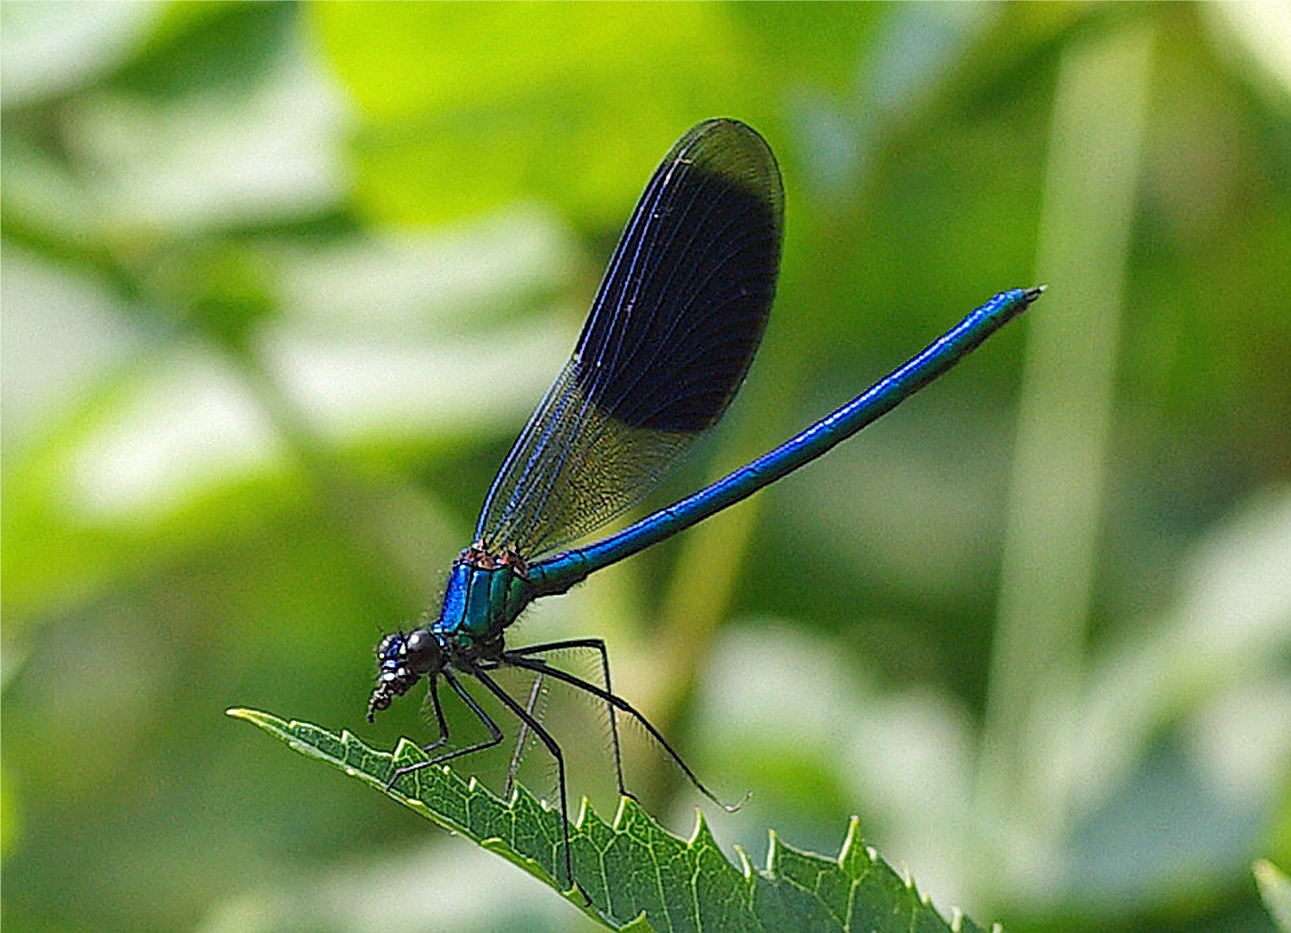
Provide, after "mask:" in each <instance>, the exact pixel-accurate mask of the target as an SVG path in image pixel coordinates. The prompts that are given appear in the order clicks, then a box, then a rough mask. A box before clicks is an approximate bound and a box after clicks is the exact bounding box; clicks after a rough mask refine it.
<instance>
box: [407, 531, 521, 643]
mask: <svg viewBox="0 0 1291 933" xmlns="http://www.w3.org/2000/svg"><path fill="white" fill-rule="evenodd" d="M536 595H537V592H536V591H535V588H534V586H533V585H532V584H531V583H530V582H529V579H528V577H527V568H526V566H525V562H524V559H523V558H521V557H520V555H519V554H516V553H515V552H514V551H510V550H506V551H503V552H502V553H501V554H493V553H490V552H489V551H487V550H485V549H484V548H483V547H481V546H480V545H478V544H475V545H472V546H471V547H468V548H467V549H466V550H464V551H462V553H461V554H460V555H458V558H457V560H455V561H453V568H452V570H450V571H449V573H448V588H447V590H446V591H445V592H444V604H443V607H442V608H441V609H440V611H439V619H438V621H436V622H434V623H433V624H432V625H431V626H430V631H431V632H432V633H433V634H435V635H437V636H439V637H440V638H441V639H449V640H453V641H456V642H459V643H463V644H462V646H463V647H466V646H467V645H470V644H472V643H479V642H487V641H491V640H493V639H494V638H496V637H497V636H498V635H499V634H500V633H501V632H502V630H503V629H504V628H506V627H507V626H508V625H510V624H511V623H512V622H514V621H515V618H516V616H518V615H519V614H520V612H521V610H523V609H524V607H525V606H527V605H528V604H529V602H530V601H531V600H532V599H533V598H534V597H535V596H536Z"/></svg>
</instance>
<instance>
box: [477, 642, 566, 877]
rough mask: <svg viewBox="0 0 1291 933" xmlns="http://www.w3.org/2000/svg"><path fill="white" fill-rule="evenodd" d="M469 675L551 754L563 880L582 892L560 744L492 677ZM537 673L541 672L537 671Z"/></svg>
mask: <svg viewBox="0 0 1291 933" xmlns="http://www.w3.org/2000/svg"><path fill="white" fill-rule="evenodd" d="M539 663H541V662H539ZM470 673H471V674H473V675H474V676H475V677H476V679H478V680H479V682H480V683H482V684H484V686H486V687H488V688H489V690H490V691H491V692H492V693H493V695H494V696H495V697H497V698H498V699H499V700H501V701H502V703H503V705H504V706H506V708H507V709H509V710H511V712H513V713H514V714H515V715H516V718H517V719H519V720H520V721H521V722H522V723H524V724H525V725H526V726H528V727H529V728H530V729H532V730H533V732H534V735H536V736H538V738H540V739H541V740H542V744H544V745H546V746H547V751H549V752H550V753H551V757H552V758H554V759H556V774H557V777H558V780H559V783H560V832H561V836H562V839H563V842H564V848H565V878H566V880H567V881H568V882H569V886H570V887H571V888H572V887H578V889H579V891H582V888H581V887H580V886H578V885H576V884H575V882H574V860H573V856H571V855H570V850H569V795H568V792H567V790H566V785H565V755H564V753H563V752H562V751H561V750H560V744H559V743H558V742H557V741H556V740H555V739H554V738H552V736H551V733H550V732H548V731H547V730H546V729H545V728H543V725H542V723H540V722H538V720H537V719H535V718H534V717H533V716H531V715H530V714H529V713H528V712H526V710H525V708H524V707H523V706H521V705H520V704H519V703H517V702H516V701H515V700H513V699H512V698H511V696H510V695H509V694H508V693H507V692H506V691H505V690H503V689H502V688H501V687H499V686H498V685H497V683H496V682H495V681H494V680H493V678H492V677H490V676H489V675H488V674H486V673H485V672H484V671H482V670H479V669H478V668H477V669H475V670H472V671H471V672H470ZM538 673H542V672H541V671H539V672H538ZM583 896H584V897H586V896H587V894H586V892H584V893H583Z"/></svg>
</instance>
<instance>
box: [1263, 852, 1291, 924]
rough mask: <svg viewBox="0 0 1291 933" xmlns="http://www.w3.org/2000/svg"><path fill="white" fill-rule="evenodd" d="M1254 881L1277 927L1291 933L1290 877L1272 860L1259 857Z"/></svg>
mask: <svg viewBox="0 0 1291 933" xmlns="http://www.w3.org/2000/svg"><path fill="white" fill-rule="evenodd" d="M1255 883H1256V884H1258V885H1259V886H1260V897H1262V898H1263V899H1264V906H1265V907H1267V908H1268V910H1269V914H1270V915H1271V916H1272V917H1273V922H1274V923H1276V924H1277V925H1278V929H1279V930H1281V931H1282V933H1291V878H1288V877H1287V876H1286V875H1285V874H1284V873H1283V872H1282V870H1281V869H1279V868H1278V867H1277V866H1276V865H1274V864H1273V863H1272V862H1267V861H1265V860H1263V859H1261V860H1260V861H1258V862H1256V863H1255Z"/></svg>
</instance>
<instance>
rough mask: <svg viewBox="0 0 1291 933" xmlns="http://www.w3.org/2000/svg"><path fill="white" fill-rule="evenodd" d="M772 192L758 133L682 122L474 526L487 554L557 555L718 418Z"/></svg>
mask: <svg viewBox="0 0 1291 933" xmlns="http://www.w3.org/2000/svg"><path fill="white" fill-rule="evenodd" d="M783 215H784V193H783V190H782V188H781V184H780V173H779V169H778V168H777V167H776V163H775V158H774V156H772V154H771V150H770V148H769V147H768V146H767V144H766V142H765V141H764V140H763V139H762V137H761V136H759V135H758V134H757V133H756V132H754V131H753V130H752V129H750V128H749V127H747V126H745V125H744V124H743V123H739V122H737V121H734V120H709V121H706V122H704V123H701V124H699V125H698V126H696V127H694V128H693V129H691V130H690V131H689V132H687V133H686V135H685V136H683V137H682V138H681V139H680V140H678V141H677V143H676V145H674V146H673V148H672V150H671V151H670V152H669V153H668V155H667V156H666V157H665V158H664V160H663V162H662V163H661V164H660V166H659V168H658V169H657V170H656V171H655V173H654V177H653V178H651V179H650V183H649V185H647V186H646V190H645V193H644V194H642V196H641V200H640V201H639V202H638V204H637V207H636V210H635V211H633V214H632V218H631V219H630V220H629V221H628V225H627V227H626V228H625V229H624V231H623V235H622V237H621V238H620V239H619V244H618V247H617V248H616V249H615V251H614V256H613V258H612V259H611V260H610V265H609V268H608V269H607V270H606V272H605V278H604V279H603V280H602V282H601V287H600V290H599V292H598V293H597V296H596V300H595V301H594V302H593V303H592V310H591V312H590V314H589V315H588V318H587V322H586V324H584V325H583V332H582V334H581V336H580V337H579V339H578V344H577V346H576V347H575V348H574V353H573V355H572V356H571V357H570V359H569V361H568V362H567V363H566V364H565V367H564V369H562V370H561V372H560V375H559V376H557V378H556V381H555V382H554V383H553V384H552V386H551V388H550V389H548V390H547V395H546V396H545V397H544V399H543V401H542V403H541V404H540V405H539V406H538V409H537V411H535V412H534V414H533V417H532V418H531V419H530V421H529V424H528V426H527V427H526V428H525V429H524V432H523V433H522V434H521V435H520V438H519V439H518V440H517V441H516V444H515V447H513V448H512V450H511V453H510V455H509V456H508V457H507V460H506V463H505V464H504V465H503V467H502V470H501V471H500V472H499V473H498V476H497V478H496V479H495V480H494V481H493V488H492V489H491V490H490V491H489V496H488V499H487V500H486V501H485V504H484V509H483V511H482V512H481V514H480V519H479V524H478V526H477V528H476V537H477V539H478V540H480V541H482V542H484V544H485V545H486V546H487V547H488V548H490V549H491V550H495V551H496V550H500V549H502V548H511V549H513V550H515V551H517V552H519V553H520V554H522V555H523V556H525V557H527V558H532V557H536V556H538V555H540V554H543V553H546V552H549V551H552V550H555V549H556V548H558V547H560V546H561V545H562V544H567V543H568V542H570V541H572V540H573V539H575V538H578V537H580V536H582V535H585V534H587V533H589V532H591V531H592V530H594V529H596V528H598V527H600V526H601V525H603V524H605V523H606V522H607V521H609V520H610V519H611V518H613V517H614V516H615V515H618V514H619V513H621V512H622V511H624V510H625V509H627V508H630V507H631V506H632V505H635V504H636V503H637V502H639V501H640V500H641V499H642V498H643V497H644V496H645V495H647V494H648V493H649V492H650V491H651V490H653V489H654V488H655V487H656V486H658V484H659V483H660V482H661V481H662V480H663V478H664V476H666V475H667V474H668V472H669V471H670V470H671V469H672V467H674V466H675V465H676V464H677V463H678V462H679V461H680V459H681V458H682V457H683V455H684V454H685V453H686V452H687V451H688V450H689V449H690V447H691V445H692V444H693V443H694V441H695V440H696V439H697V438H698V437H699V436H700V435H702V434H703V433H704V432H705V431H707V430H708V429H709V428H711V427H712V426H713V425H714V424H716V423H717V421H718V420H719V419H720V418H721V417H722V415H723V414H724V413H725V411H726V409H727V406H729V405H730V403H731V400H732V398H734V396H735V393H736V391H737V390H738V389H739V387H740V385H741V383H742V382H743V381H744V377H745V375H746V374H747V373H748V369H749V365H750V363H751V362H752V360H753V355H754V353H756V352H757V348H758V344H759V343H760V342H761V339H762V333H763V331H764V330H765V328H766V322H767V316H768V314H769V312H770V310H771V301H772V298H773V297H774V294H775V283H776V276H777V273H778V270H779V265H780V240H781V233H782V230H783Z"/></svg>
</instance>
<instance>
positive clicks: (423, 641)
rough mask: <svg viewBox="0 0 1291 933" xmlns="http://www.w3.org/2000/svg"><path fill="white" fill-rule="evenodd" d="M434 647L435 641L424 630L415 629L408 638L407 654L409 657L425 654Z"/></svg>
mask: <svg viewBox="0 0 1291 933" xmlns="http://www.w3.org/2000/svg"><path fill="white" fill-rule="evenodd" d="M434 645H435V639H434V638H432V637H431V634H430V632H428V631H426V630H425V629H424V628H419V629H416V630H414V631H413V633H412V634H411V635H409V636H408V653H409V654H411V655H419V654H425V653H426V652H427V651H430V650H431V649H432V648H433V647H434Z"/></svg>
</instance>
